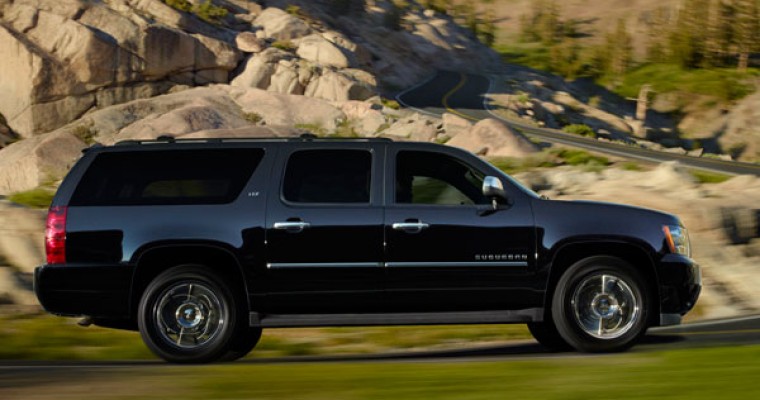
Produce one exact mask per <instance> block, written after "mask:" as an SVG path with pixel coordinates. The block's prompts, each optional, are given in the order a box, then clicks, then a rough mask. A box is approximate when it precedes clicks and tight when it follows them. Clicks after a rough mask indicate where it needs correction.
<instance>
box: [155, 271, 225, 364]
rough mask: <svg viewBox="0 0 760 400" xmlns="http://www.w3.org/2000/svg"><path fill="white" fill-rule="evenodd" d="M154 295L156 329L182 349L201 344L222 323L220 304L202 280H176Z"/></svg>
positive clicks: (216, 331) (205, 341) (218, 330)
mask: <svg viewBox="0 0 760 400" xmlns="http://www.w3.org/2000/svg"><path fill="white" fill-rule="evenodd" d="M158 299H159V300H158V303H157V306H156V309H155V322H156V326H157V327H158V333H159V334H160V335H161V338H162V339H163V340H164V341H166V342H167V343H169V344H171V345H173V346H176V347H180V348H185V349H191V348H197V347H200V346H203V345H205V344H206V343H209V342H210V341H212V340H214V338H215V337H216V336H217V335H218V334H219V332H220V331H221V330H222V328H223V327H224V315H225V309H224V305H223V304H222V302H221V301H220V300H219V297H218V296H217V295H216V294H215V293H214V292H213V291H212V290H211V289H209V288H208V286H206V285H204V284H202V283H198V282H180V283H176V284H174V285H172V286H170V287H168V288H167V289H166V290H164V291H163V292H162V293H161V295H160V296H159V297H158Z"/></svg>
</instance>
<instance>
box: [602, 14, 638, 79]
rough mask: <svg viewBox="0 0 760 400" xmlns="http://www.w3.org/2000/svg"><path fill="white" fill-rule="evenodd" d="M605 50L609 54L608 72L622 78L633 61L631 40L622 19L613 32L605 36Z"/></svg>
mask: <svg viewBox="0 0 760 400" xmlns="http://www.w3.org/2000/svg"><path fill="white" fill-rule="evenodd" d="M607 50H608V51H609V54H610V55H609V57H610V61H609V72H610V73H612V74H613V75H615V76H622V75H623V74H625V72H626V71H627V70H628V67H630V65H631V62H632V61H633V38H632V37H631V35H630V33H628V28H627V27H626V24H625V20H624V19H622V18H621V19H619V20H618V23H617V28H616V29H615V32H614V33H612V34H610V35H607Z"/></svg>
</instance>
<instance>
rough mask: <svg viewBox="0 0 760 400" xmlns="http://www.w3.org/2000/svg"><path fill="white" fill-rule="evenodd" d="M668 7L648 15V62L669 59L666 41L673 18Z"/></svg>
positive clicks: (660, 8)
mask: <svg viewBox="0 0 760 400" xmlns="http://www.w3.org/2000/svg"><path fill="white" fill-rule="evenodd" d="M672 14H673V13H672V12H671V10H670V9H669V8H668V7H665V6H662V7H658V8H657V9H656V10H654V11H653V12H652V13H651V14H649V15H648V18H647V21H646V24H647V60H649V61H652V62H665V61H667V58H668V46H667V43H666V41H665V40H664V39H665V38H667V37H668V36H669V35H670V29H671V28H670V25H671V23H672V20H673V17H672Z"/></svg>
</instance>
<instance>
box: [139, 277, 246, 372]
mask: <svg viewBox="0 0 760 400" xmlns="http://www.w3.org/2000/svg"><path fill="white" fill-rule="evenodd" d="M228 287H229V286H228V285H227V283H226V282H225V281H224V280H223V279H221V278H220V277H218V276H217V275H215V274H214V273H213V272H211V271H209V270H208V269H207V268H204V267H201V266H195V265H183V266H178V267H174V268H171V269H169V270H167V271H165V272H163V273H161V274H160V275H158V276H157V277H156V278H155V279H154V280H153V281H152V282H151V283H150V284H149V285H148V287H147V288H146V289H145V292H144V293H143V296H142V298H141V300H140V306H139V308H138V314H137V324H138V328H139V330H140V336H141V337H142V339H143V341H144V342H145V344H146V345H147V346H148V348H149V349H150V350H151V351H152V352H153V353H154V354H156V355H157V356H159V357H161V358H163V359H164V360H166V361H169V362H174V363H207V362H212V361H216V360H219V359H221V358H222V357H224V356H225V355H226V354H227V353H228V351H229V350H230V349H231V346H232V344H233V340H234V338H235V336H236V335H235V332H236V331H237V330H238V329H239V327H240V316H239V311H238V310H239V308H238V304H236V299H235V296H233V294H232V293H231V291H230V290H229V289H228ZM185 292H186V293H185Z"/></svg>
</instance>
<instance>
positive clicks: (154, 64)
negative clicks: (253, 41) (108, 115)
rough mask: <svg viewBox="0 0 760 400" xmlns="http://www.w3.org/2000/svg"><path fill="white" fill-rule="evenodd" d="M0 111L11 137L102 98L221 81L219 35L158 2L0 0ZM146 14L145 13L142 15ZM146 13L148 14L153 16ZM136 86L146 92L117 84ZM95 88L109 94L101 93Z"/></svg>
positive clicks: (52, 123) (231, 51)
mask: <svg viewBox="0 0 760 400" xmlns="http://www.w3.org/2000/svg"><path fill="white" fill-rule="evenodd" d="M0 7H2V8H0V15H2V21H0V59H2V60H3V62H2V63H0V76H3V79H2V80H0V91H1V92H2V93H13V95H12V96H2V97H0V113H2V114H3V115H5V117H6V118H7V120H8V124H9V126H10V127H11V128H12V129H13V130H14V131H15V132H17V133H18V134H20V135H22V136H25V137H29V136H31V135H33V134H39V133H43V132H47V131H50V130H53V129H55V128H57V127H59V126H61V125H64V124H66V123H68V122H70V121H73V120H74V119H76V118H79V117H80V116H81V115H82V114H84V113H85V112H87V111H88V110H90V109H92V108H93V107H99V106H103V105H106V106H107V105H110V104H112V103H109V101H115V100H118V101H128V100H133V99H135V98H140V96H146V95H155V94H157V93H159V92H164V91H165V90H166V89H167V88H168V87H171V86H173V85H175V84H205V83H209V82H227V80H228V75H229V72H230V71H232V70H233V69H234V68H235V67H236V66H237V64H238V61H239V59H240V56H241V55H240V52H239V51H238V50H236V49H235V48H233V47H232V46H231V45H230V44H228V43H227V42H226V41H225V40H222V39H225V38H226V37H227V36H228V34H227V33H225V32H224V31H223V30H221V29H218V28H214V27H213V26H211V25H208V24H206V23H204V22H202V21H199V20H197V19H195V18H194V17H191V16H189V15H188V14H186V13H181V12H179V11H177V10H175V9H173V8H171V7H169V6H167V5H166V4H164V3H163V2H161V1H159V0H135V1H127V0H123V1H112V2H89V1H76V0H65V1H57V0H19V1H14V2H3V3H0ZM146 13H147V14H146ZM147 15H152V16H153V17H154V19H152V18H149V17H148V16H147ZM135 85H140V86H141V87H143V88H145V87H146V85H147V86H150V87H151V88H150V90H129V89H125V90H119V89H120V88H130V87H133V86H135ZM103 91H111V92H113V91H118V92H119V96H113V95H111V96H105V98H106V101H105V102H106V104H102V103H101V101H103V100H104V96H102V95H101V94H102V92H103Z"/></svg>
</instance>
